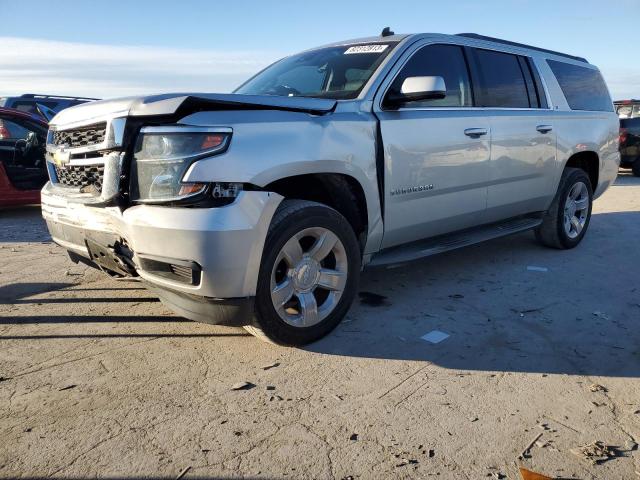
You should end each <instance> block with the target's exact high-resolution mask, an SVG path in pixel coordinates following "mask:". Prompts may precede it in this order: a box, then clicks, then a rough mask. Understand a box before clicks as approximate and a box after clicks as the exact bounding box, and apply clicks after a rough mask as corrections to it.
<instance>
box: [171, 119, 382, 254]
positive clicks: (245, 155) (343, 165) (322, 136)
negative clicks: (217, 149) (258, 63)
mask: <svg viewBox="0 0 640 480" xmlns="http://www.w3.org/2000/svg"><path fill="white" fill-rule="evenodd" d="M180 123H182V124H189V125H202V126H205V125H206V126H225V127H230V128H231V129H232V130H233V134H232V138H231V143H230V145H229V149H228V150H227V151H226V152H225V153H224V154H222V155H217V156H214V157H210V158H205V159H202V160H199V161H197V162H195V163H194V164H193V165H192V166H191V167H190V168H189V170H188V171H187V173H186V174H185V177H184V181H186V182H242V183H249V184H253V185H256V186H259V187H264V186H266V185H268V184H270V183H272V182H274V181H276V180H280V179H282V178H286V177H292V176H296V175H305V174H313V173H336V174H342V175H348V176H350V177H352V178H354V179H355V180H356V181H357V182H358V183H359V184H360V185H361V186H362V189H363V191H364V194H365V200H366V202H367V213H368V225H369V231H368V236H367V238H368V240H367V245H366V247H365V253H371V252H373V251H376V250H377V248H378V247H379V244H380V240H381V237H382V217H381V212H380V196H379V192H378V183H377V171H376V158H375V155H376V145H375V142H376V140H375V138H376V137H375V126H376V123H375V118H373V116H371V115H370V114H367V113H363V112H343V113H333V114H328V115H323V116H317V115H310V114H307V113H300V112H283V111H225V112H217V111H214V112H198V113H195V114H193V115H189V116H187V117H185V118H183V119H182V120H181V121H180Z"/></svg>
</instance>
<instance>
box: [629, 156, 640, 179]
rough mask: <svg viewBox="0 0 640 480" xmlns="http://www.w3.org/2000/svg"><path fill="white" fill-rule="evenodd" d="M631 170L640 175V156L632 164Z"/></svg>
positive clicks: (637, 175)
mask: <svg viewBox="0 0 640 480" xmlns="http://www.w3.org/2000/svg"><path fill="white" fill-rule="evenodd" d="M631 171H632V172H633V174H634V175H635V176H636V177H640V158H639V159H637V160H636V161H635V162H633V163H632V164H631Z"/></svg>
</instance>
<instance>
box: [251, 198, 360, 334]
mask: <svg viewBox="0 0 640 480" xmlns="http://www.w3.org/2000/svg"><path fill="white" fill-rule="evenodd" d="M359 274H360V248H359V246H358V242H357V239H356V236H355V233H354V231H353V229H352V228H351V225H350V224H349V223H348V222H347V220H346V219H345V218H344V217H343V216H342V215H340V213H338V212H337V211H335V210H333V209H332V208H329V207H327V206H325V205H322V204H319V203H315V202H309V201H305V200H284V201H283V202H282V204H281V205H280V207H279V208H278V211H277V212H276V214H275V215H274V218H273V220H272V222H271V226H270V228H269V232H268V234H267V239H266V242H265V246H264V252H263V255H262V264H261V266H260V273H259V276H258V286H257V290H256V307H255V317H254V319H253V322H252V324H251V325H249V326H247V327H245V328H246V330H247V331H249V332H250V333H252V334H253V335H256V336H257V337H259V338H261V339H263V340H266V341H270V342H273V343H278V344H283V345H304V344H307V343H310V342H313V341H315V340H318V339H320V338H321V337H323V336H325V335H326V334H327V333H329V332H330V331H331V330H333V329H334V328H335V327H336V326H337V325H338V323H340V321H341V320H342V318H343V317H344V316H345V315H346V313H347V311H348V309H349V307H350V306H351V303H352V301H353V298H354V296H355V293H356V290H357V283H358V276H359Z"/></svg>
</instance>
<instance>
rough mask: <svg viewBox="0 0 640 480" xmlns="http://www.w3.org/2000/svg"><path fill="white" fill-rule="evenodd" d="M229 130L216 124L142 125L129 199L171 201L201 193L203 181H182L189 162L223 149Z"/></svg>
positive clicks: (135, 153)
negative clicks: (214, 125) (195, 125)
mask: <svg viewBox="0 0 640 480" xmlns="http://www.w3.org/2000/svg"><path fill="white" fill-rule="evenodd" d="M230 137H231V129H229V128H217V127H193V126H188V125H175V126H170V127H144V128H142V129H141V130H140V135H139V136H138V141H137V142H136V146H135V149H134V152H133V161H132V163H131V199H132V200H134V201H138V202H145V203H153V202H173V201H177V200H183V199H185V198H188V197H192V196H195V195H198V194H199V193H202V192H203V191H204V190H205V189H206V188H207V184H206V183H183V182H182V178H183V177H184V174H185V173H186V172H187V170H188V168H189V167H190V166H191V164H192V163H193V162H194V161H195V160H198V159H200V158H204V157H208V156H210V155H215V154H219V153H222V152H223V151H225V150H226V149H227V147H228V145H229V139H230Z"/></svg>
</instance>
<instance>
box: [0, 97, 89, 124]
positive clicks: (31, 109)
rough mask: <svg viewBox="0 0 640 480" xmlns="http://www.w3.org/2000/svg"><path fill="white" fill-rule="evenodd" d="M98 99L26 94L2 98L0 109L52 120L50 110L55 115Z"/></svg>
mask: <svg viewBox="0 0 640 480" xmlns="http://www.w3.org/2000/svg"><path fill="white" fill-rule="evenodd" d="M94 100H98V99H97V98H84V97H64V96H58V95H38V94H36V93H25V94H24V95H20V96H18V97H0V107H4V108H14V109H16V110H20V111H22V112H28V113H34V114H36V115H41V116H43V117H44V118H45V119H46V120H51V118H50V117H51V115H49V114H48V113H49V112H48V111H49V110H50V111H51V112H52V113H53V114H56V113H58V112H60V111H61V110H64V109H65V108H69V107H73V106H74V105H80V104H81V103H87V102H92V101H94Z"/></svg>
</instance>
